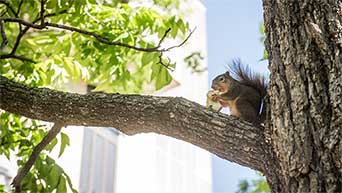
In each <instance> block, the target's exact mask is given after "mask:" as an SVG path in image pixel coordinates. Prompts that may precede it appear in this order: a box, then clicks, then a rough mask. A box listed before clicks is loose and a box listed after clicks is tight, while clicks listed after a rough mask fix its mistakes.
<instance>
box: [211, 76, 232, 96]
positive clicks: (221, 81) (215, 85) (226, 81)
mask: <svg viewBox="0 0 342 193" xmlns="http://www.w3.org/2000/svg"><path fill="white" fill-rule="evenodd" d="M230 85H232V77H231V76H230V75H229V72H228V71H227V72H226V73H224V74H221V75H218V76H217V77H216V78H214V80H213V82H212V84H211V88H212V89H214V90H218V91H220V92H221V93H226V92H228V91H229V90H230Z"/></svg>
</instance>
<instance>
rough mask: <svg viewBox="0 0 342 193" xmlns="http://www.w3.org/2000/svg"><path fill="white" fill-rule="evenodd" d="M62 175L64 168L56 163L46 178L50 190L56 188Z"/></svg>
mask: <svg viewBox="0 0 342 193" xmlns="http://www.w3.org/2000/svg"><path fill="white" fill-rule="evenodd" d="M61 175H62V169H61V168H60V167H59V166H57V165H54V166H53V167H52V169H51V170H50V172H49V173H48V176H47V178H46V182H47V184H49V189H50V190H53V189H55V188H56V186H57V185H58V181H59V179H60V177H61Z"/></svg>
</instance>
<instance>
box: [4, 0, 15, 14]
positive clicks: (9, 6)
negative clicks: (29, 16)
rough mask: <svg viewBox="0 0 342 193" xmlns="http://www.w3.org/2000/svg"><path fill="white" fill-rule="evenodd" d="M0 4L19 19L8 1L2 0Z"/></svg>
mask: <svg viewBox="0 0 342 193" xmlns="http://www.w3.org/2000/svg"><path fill="white" fill-rule="evenodd" d="M0 3H1V4H4V5H6V6H7V7H8V9H9V10H10V11H11V12H12V13H13V15H14V16H15V17H18V14H17V13H16V12H15V11H14V9H13V7H12V6H11V4H10V3H9V2H7V1H6V0H0Z"/></svg>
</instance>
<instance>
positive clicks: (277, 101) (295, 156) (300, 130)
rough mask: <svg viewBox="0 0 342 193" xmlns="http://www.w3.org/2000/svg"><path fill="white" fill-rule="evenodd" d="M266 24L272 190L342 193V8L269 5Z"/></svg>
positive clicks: (270, 0)
mask: <svg viewBox="0 0 342 193" xmlns="http://www.w3.org/2000/svg"><path fill="white" fill-rule="evenodd" d="M264 20H265V29H266V47H267V51H268V54H269V62H270V66H269V68H270V71H271V77H270V86H269V87H270V88H269V94H270V105H271V114H270V115H271V116H270V124H269V125H268V128H267V130H266V131H267V133H269V134H270V138H271V150H270V151H271V152H274V155H275V157H274V160H275V161H276V162H277V163H279V165H280V167H279V168H278V169H277V170H274V172H275V173H276V174H277V175H275V176H273V177H268V181H269V182H270V184H271V188H272V190H273V192H284V193H285V192H286V193H289V192H290V193H297V192H342V157H341V155H342V140H341V135H342V133H341V130H342V54H341V52H342V1H341V0H324V1H323V0H322V1H314V0H303V1H290V0H288V1H285V0H280V1H275V0H264ZM272 182H273V183H272ZM274 182H278V183H274Z"/></svg>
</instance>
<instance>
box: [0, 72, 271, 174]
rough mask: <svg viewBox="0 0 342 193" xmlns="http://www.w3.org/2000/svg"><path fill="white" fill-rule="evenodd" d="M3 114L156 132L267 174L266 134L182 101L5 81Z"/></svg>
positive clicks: (0, 81) (0, 88)
mask: <svg viewBox="0 0 342 193" xmlns="http://www.w3.org/2000/svg"><path fill="white" fill-rule="evenodd" d="M0 108H1V109H3V110H5V111H8V112H11V113H16V114H19V115H23V116H26V117H28V118H32V119H39V120H43V121H49V122H56V121H61V122H63V123H64V124H65V125H83V126H102V127H114V128H117V129H118V130H120V131H121V132H123V133H125V134H129V135H133V134H137V133H145V132H154V133H158V134H163V135H167V136H171V137H174V138H177V139H180V140H183V141H187V142H189V143H192V144H194V145H197V146H199V147H201V148H204V149H206V150H208V151H210V152H212V153H214V154H216V155H218V156H220V157H222V158H224V159H227V160H230V161H233V162H235V163H238V164H240V165H243V166H247V167H250V168H252V169H255V170H258V171H261V172H263V171H264V168H265V167H266V166H265V160H267V154H266V153H265V149H266V148H265V146H266V145H265V142H264V141H265V140H264V136H263V129H262V128H258V127H255V126H253V125H252V124H250V123H248V122H245V121H242V120H240V119H238V118H235V117H233V116H227V115H225V114H222V113H215V112H211V111H209V110H208V109H206V108H204V107H203V106H201V105H199V104H197V103H194V102H191V101H188V100H186V99H184V98H179V97H176V98H174V97H157V96H142V95H121V94H104V93H91V94H87V95H80V94H73V93H65V92H60V91H54V90H50V89H47V88H32V87H28V86H24V85H21V84H18V83H16V82H13V81H11V80H9V79H7V78H5V77H2V76H0Z"/></svg>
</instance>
